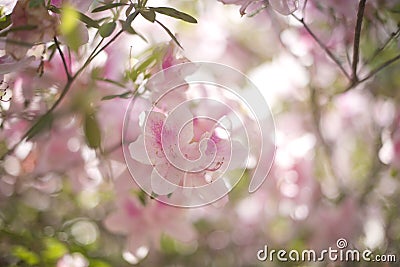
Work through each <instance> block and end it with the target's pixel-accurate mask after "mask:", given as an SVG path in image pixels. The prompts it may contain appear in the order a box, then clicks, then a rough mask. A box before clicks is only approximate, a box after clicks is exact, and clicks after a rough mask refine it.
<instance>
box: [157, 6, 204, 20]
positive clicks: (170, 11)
mask: <svg viewBox="0 0 400 267" xmlns="http://www.w3.org/2000/svg"><path fill="white" fill-rule="evenodd" d="M150 9H152V10H154V11H155V12H157V13H160V14H163V15H167V16H170V17H173V18H176V19H181V20H183V21H186V22H189V23H197V20H196V19H195V18H194V17H192V16H190V15H189V14H186V13H183V12H181V11H179V10H176V9H174V8H171V7H151V8H150Z"/></svg>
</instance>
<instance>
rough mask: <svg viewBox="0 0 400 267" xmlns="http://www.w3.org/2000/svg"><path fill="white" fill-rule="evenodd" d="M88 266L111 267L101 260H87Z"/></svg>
mask: <svg viewBox="0 0 400 267" xmlns="http://www.w3.org/2000/svg"><path fill="white" fill-rule="evenodd" d="M89 266H90V267H111V265H110V264H109V263H107V262H104V261H101V260H89Z"/></svg>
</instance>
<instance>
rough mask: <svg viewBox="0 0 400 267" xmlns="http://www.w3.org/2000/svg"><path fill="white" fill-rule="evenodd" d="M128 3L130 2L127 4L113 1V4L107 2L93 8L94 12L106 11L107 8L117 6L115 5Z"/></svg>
mask: <svg viewBox="0 0 400 267" xmlns="http://www.w3.org/2000/svg"><path fill="white" fill-rule="evenodd" d="M127 5H128V4H125V3H111V4H107V5H104V6H100V7H97V8H95V9H93V10H92V13H96V12H102V11H105V10H108V9H112V8H115V7H119V6H127Z"/></svg>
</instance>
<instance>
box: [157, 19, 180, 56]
mask: <svg viewBox="0 0 400 267" xmlns="http://www.w3.org/2000/svg"><path fill="white" fill-rule="evenodd" d="M156 22H157V23H158V24H159V25H160V26H161V27H163V29H164V30H165V31H166V32H167V33H168V35H169V36H170V37H171V38H172V40H174V42H175V43H176V44H177V45H178V46H179V47H180V48H182V49H183V47H182V46H181V44H180V43H179V42H178V39H176V37H175V35H174V34H173V33H172V32H171V31H170V30H169V29H168V28H167V27H166V26H165V25H164V24H162V23H161V22H159V21H158V20H156Z"/></svg>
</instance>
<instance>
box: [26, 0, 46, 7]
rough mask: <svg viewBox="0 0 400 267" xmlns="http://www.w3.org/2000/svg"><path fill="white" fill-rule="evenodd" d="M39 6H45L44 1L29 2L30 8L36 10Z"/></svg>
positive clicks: (32, 0)
mask: <svg viewBox="0 0 400 267" xmlns="http://www.w3.org/2000/svg"><path fill="white" fill-rule="evenodd" d="M39 6H44V0H31V1H29V7H30V8H35V7H39Z"/></svg>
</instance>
